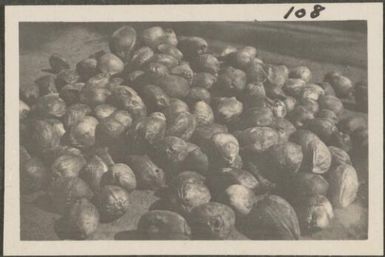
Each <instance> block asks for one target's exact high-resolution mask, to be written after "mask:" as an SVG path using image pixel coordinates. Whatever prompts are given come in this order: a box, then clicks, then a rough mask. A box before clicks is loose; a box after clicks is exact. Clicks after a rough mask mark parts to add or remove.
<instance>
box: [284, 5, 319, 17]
mask: <svg viewBox="0 0 385 257" xmlns="http://www.w3.org/2000/svg"><path fill="white" fill-rule="evenodd" d="M323 10H325V7H323V6H322V5H319V4H316V5H314V8H313V11H312V12H311V13H310V17H311V18H312V19H315V18H317V17H318V16H319V15H320V12H321V11H323ZM293 11H294V6H292V7H291V8H290V9H289V11H288V12H287V13H286V14H285V16H283V18H285V19H287V18H289V16H290V14H291V13H292V12H293ZM294 15H295V16H296V17H297V18H302V17H304V16H305V15H306V10H305V9H304V8H301V9H298V10H297V11H295V12H294Z"/></svg>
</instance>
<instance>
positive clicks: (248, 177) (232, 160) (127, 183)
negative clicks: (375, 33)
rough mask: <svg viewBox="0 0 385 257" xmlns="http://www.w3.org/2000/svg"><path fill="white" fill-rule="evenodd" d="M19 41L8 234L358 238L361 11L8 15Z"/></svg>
mask: <svg viewBox="0 0 385 257" xmlns="http://www.w3.org/2000/svg"><path fill="white" fill-rule="evenodd" d="M42 31H44V33H41V32H42ZM19 51H20V52H19V54H20V57H19V65H20V70H19V76H20V111H19V115H20V117H19V119H20V239H21V240H33V241H36V240H306V239H312V240H365V239H368V187H369V186H370V182H369V181H368V82H367V81H368V75H367V74H368V63H367V22H366V21H312V22H295V23H294V22H289V21H281V22H228V21H223V22H203V21H202V22H192V21H191V22H188V21H185V22H166V21H164V22H113V23H112V22H90V23H89V22H76V23H75V22H60V23H58V22H22V23H20V24H19Z"/></svg>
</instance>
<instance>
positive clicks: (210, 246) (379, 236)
mask: <svg viewBox="0 0 385 257" xmlns="http://www.w3.org/2000/svg"><path fill="white" fill-rule="evenodd" d="M321 4H322V5H323V6H324V7H326V10H325V11H323V12H322V14H321V15H320V16H319V17H317V19H316V20H319V21H321V20H366V21H367V26H368V84H369V112H368V113H369V114H368V118H369V181H370V182H369V185H370V187H369V226H368V239H367V240H338V241H337V240H335V241H333V240H320V241H317V240H307V241H113V240H111V241H110V240H106V241H21V240H20V197H19V117H18V115H19V111H18V109H19V86H18V85H19V31H18V30H19V22H57V21H62V22H86V21H88V22H101V21H102V22H122V21H123V22H124V21H127V22H129V21H131V22H132V21H253V20H258V21H294V20H296V18H293V17H291V18H289V19H287V20H285V19H283V15H284V14H285V13H286V12H287V10H288V9H289V8H290V7H291V6H293V5H295V6H297V7H299V8H307V9H311V8H312V7H313V6H314V4H313V3H311V4H294V3H293V4H226V5H220V4H210V5H105V6H102V5H91V6H82V5H76V6H68V5H67V6H58V5H52V6H6V7H5V90H4V94H5V97H4V98H5V114H4V117H5V141H4V142H5V151H4V153H5V156H4V162H5V163H4V164H5V174H4V181H5V186H4V189H5V195H4V234H3V236H4V247H3V249H4V255H166V254H168V255H201V254H205V255H213V254H215V255H221V254H232V255H257V254H258V255H268V254H274V255H378V254H381V255H382V254H383V229H384V226H383V99H382V96H383V5H382V3H321ZM112 14H113V15H112ZM306 20H308V21H310V20H312V21H314V20H315V19H311V18H310V17H304V18H302V19H301V21H306Z"/></svg>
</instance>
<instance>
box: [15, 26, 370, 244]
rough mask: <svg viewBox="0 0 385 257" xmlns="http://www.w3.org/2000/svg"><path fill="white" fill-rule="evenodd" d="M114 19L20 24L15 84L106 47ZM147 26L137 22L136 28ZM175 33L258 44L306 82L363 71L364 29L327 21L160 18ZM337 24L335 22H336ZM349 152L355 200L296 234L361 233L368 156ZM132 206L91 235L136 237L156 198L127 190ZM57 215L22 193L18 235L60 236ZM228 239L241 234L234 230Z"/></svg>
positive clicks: (41, 198) (217, 44)
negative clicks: (57, 58)
mask: <svg viewBox="0 0 385 257" xmlns="http://www.w3.org/2000/svg"><path fill="white" fill-rule="evenodd" d="M120 25H121V24H117V23H112V24H93V23H90V24H84V23H83V24H63V23H59V24H55V25H48V24H38V25H30V24H22V25H20V26H21V27H20V32H21V34H20V60H19V63H20V86H21V87H26V86H28V85H31V84H33V83H34V80H35V79H36V78H38V77H39V76H41V75H44V71H43V70H44V69H46V68H48V67H49V65H48V58H49V56H50V55H51V54H52V53H60V54H61V55H63V56H65V57H66V58H67V60H68V61H69V62H70V63H71V64H72V65H75V64H76V63H77V62H78V61H80V60H81V59H83V58H85V57H87V56H89V55H90V54H92V53H94V52H96V51H98V50H102V49H105V50H107V49H108V48H107V46H108V44H107V43H106V42H107V40H108V36H109V34H110V33H112V31H113V30H114V29H116V28H118V27H119V26H120ZM150 25H151V24H136V25H135V26H136V27H137V28H138V29H139V30H140V29H141V28H143V27H147V26H150ZM166 25H167V26H171V27H173V28H174V29H175V31H176V32H177V33H180V34H185V35H201V36H203V37H205V38H208V40H209V42H210V47H211V50H212V51H218V50H219V49H221V48H223V47H224V46H226V45H228V44H229V42H230V44H232V45H236V46H237V45H241V43H240V42H243V44H248V45H252V46H255V47H256V48H257V49H258V50H259V56H260V57H261V58H262V59H263V60H264V61H265V62H266V63H273V64H279V63H281V64H285V65H287V66H288V67H289V68H290V67H293V66H297V65H301V64H303V65H307V66H308V67H309V68H310V69H311V70H312V71H313V80H314V81H320V80H321V79H322V77H323V75H324V74H325V73H326V72H328V71H331V70H338V71H341V72H342V73H344V74H346V75H347V76H348V77H350V78H351V79H352V81H353V82H358V81H360V80H361V79H366V77H367V68H366V67H367V65H366V34H365V33H363V32H362V31H349V30H345V31H342V30H336V29H333V28H330V26H320V27H314V26H312V25H310V26H309V25H308V24H305V25H301V26H293V25H292V24H284V25H279V24H277V23H267V24H266V23H264V24H248V25H247V26H243V27H240V25H239V24H236V23H228V24H213V23H210V24H207V23H196V24H184V25H181V24H166ZM337 27H341V26H337ZM360 156H361V155H360V154H356V155H354V156H353V162H354V165H355V167H356V169H357V171H358V173H359V177H360V181H361V189H360V193H359V197H358V199H357V200H356V202H355V203H354V204H352V205H351V206H349V207H348V208H346V209H343V210H340V209H336V210H335V219H334V220H333V224H332V225H331V226H330V228H328V229H326V230H323V231H320V232H317V233H314V234H312V235H310V236H304V237H303V239H329V240H331V239H365V238H366V236H367V227H368V226H367V224H368V222H367V217H368V211H367V185H368V183H367V172H368V160H367V157H360ZM130 198H131V202H132V205H131V208H130V209H129V211H128V212H127V213H126V214H125V215H124V216H123V217H121V218H120V219H118V220H116V221H114V222H112V223H108V224H101V225H100V226H99V228H98V230H97V232H96V233H95V235H94V237H93V238H92V239H96V240H98V239H99V240H100V239H110V240H111V239H116V240H125V239H137V237H136V233H135V229H136V224H137V222H138V220H139V218H140V216H141V215H142V214H143V213H145V212H146V211H147V210H148V209H149V208H150V206H151V205H152V204H153V203H154V202H155V201H156V200H157V199H158V197H157V196H155V195H154V193H153V192H151V191H134V192H133V193H132V194H131V195H130ZM59 219H60V215H58V214H57V213H55V211H54V210H53V209H52V208H51V205H50V201H49V199H48V197H47V196H46V195H45V193H44V192H38V193H35V194H32V195H22V196H21V220H20V222H21V226H20V228H21V231H20V236H21V239H22V240H59V239H62V238H63V237H64V236H63V235H62V233H61V231H60V229H58V224H59V222H58V221H59ZM230 239H233V240H238V239H239V240H242V239H245V236H243V235H242V234H240V233H239V232H237V231H234V233H233V234H232V236H231V238H230Z"/></svg>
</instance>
